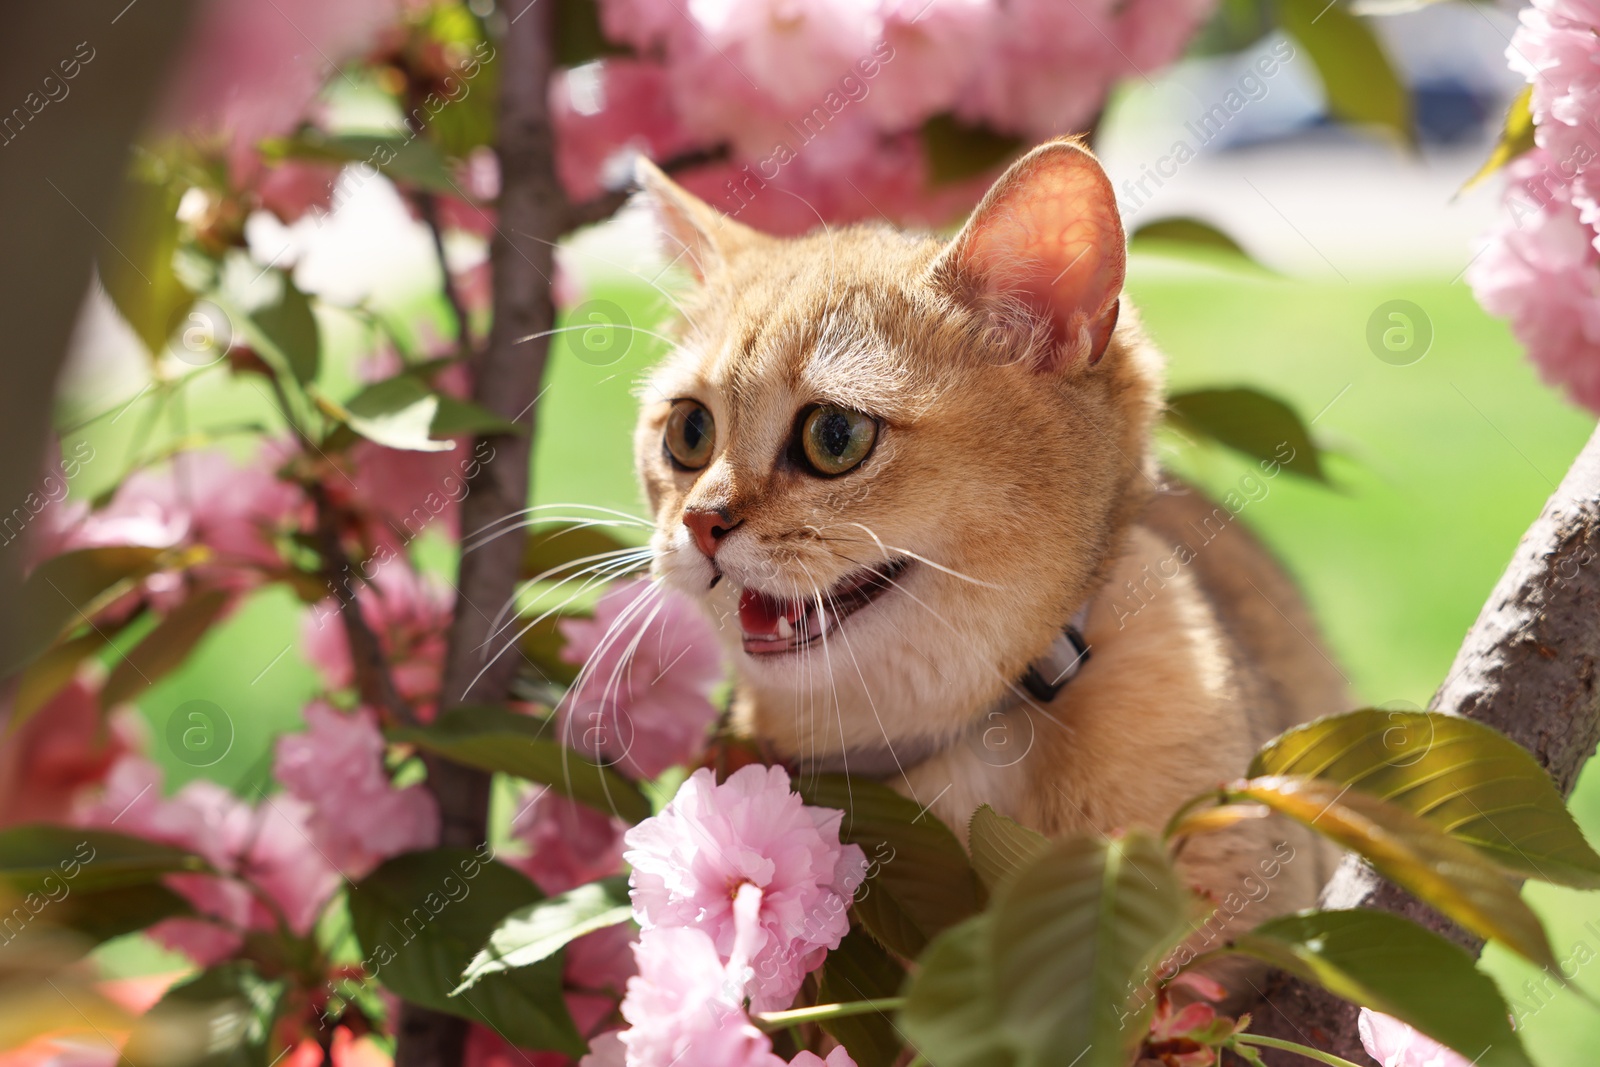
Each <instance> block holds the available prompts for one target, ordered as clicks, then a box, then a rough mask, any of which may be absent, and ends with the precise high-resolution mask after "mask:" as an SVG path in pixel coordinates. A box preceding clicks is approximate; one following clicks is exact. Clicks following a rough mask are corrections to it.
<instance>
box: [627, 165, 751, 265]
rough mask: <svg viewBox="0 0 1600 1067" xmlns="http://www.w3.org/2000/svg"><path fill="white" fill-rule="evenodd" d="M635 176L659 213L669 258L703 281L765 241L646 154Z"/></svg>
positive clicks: (658, 222) (663, 242) (657, 216)
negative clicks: (699, 195) (673, 176)
mask: <svg viewBox="0 0 1600 1067" xmlns="http://www.w3.org/2000/svg"><path fill="white" fill-rule="evenodd" d="M634 176H635V178H636V179H637V181H638V183H639V188H640V190H641V191H642V193H643V196H644V199H645V201H646V202H647V203H648V204H649V205H650V206H651V208H652V209H653V210H654V212H655V216H656V222H657V224H658V225H659V226H660V228H661V236H662V244H663V247H662V251H663V252H664V253H665V254H666V257H667V259H668V260H670V261H672V262H676V263H683V264H684V265H686V266H687V267H688V268H689V269H690V270H692V271H693V272H694V275H695V277H696V278H699V279H700V280H701V281H705V279H706V278H707V276H709V275H711V274H714V273H715V272H716V271H717V270H718V269H719V268H720V267H722V266H725V265H726V264H727V262H728V261H729V260H730V259H732V258H733V257H734V256H736V255H738V254H739V252H740V251H742V250H743V249H745V248H748V247H749V246H751V245H753V244H755V243H756V242H758V241H760V240H761V239H762V237H761V234H759V233H757V232H756V231H755V230H752V229H751V228H750V227H748V226H744V225H742V224H740V223H737V222H734V221H733V220H732V219H730V218H728V217H727V216H726V215H724V214H722V212H720V211H718V210H717V209H716V208H714V207H712V206H711V205H710V204H708V203H706V202H705V201H704V200H701V199H700V198H699V197H697V196H695V195H694V194H693V193H691V192H689V190H687V189H685V188H684V187H683V186H681V185H679V184H678V183H677V182H675V181H673V180H672V179H671V178H669V177H667V176H666V174H665V173H664V172H663V171H662V170H661V168H660V167H658V166H656V165H655V164H654V163H652V162H650V160H648V159H646V158H645V157H644V156H642V155H641V156H639V157H637V161H636V162H635V164H634Z"/></svg>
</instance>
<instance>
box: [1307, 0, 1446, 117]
mask: <svg viewBox="0 0 1600 1067" xmlns="http://www.w3.org/2000/svg"><path fill="white" fill-rule="evenodd" d="M1276 4H1277V12H1278V22H1279V24H1280V25H1282V27H1283V29H1284V31H1285V32H1286V33H1288V34H1289V36H1290V37H1292V38H1294V42H1295V44H1296V45H1297V46H1298V47H1300V48H1303V49H1305V51H1306V54H1307V55H1309V56H1310V57H1311V62H1312V63H1313V64H1314V65H1315V66H1316V68H1317V75H1318V76H1319V77H1320V78H1321V79H1322V87H1323V91H1324V93H1325V95H1326V97H1327V104H1328V113H1329V114H1330V115H1332V116H1333V117H1334V118H1336V119H1339V120H1340V121H1342V122H1349V123H1357V124H1363V125H1374V126H1382V127H1385V128H1387V129H1390V130H1392V131H1394V133H1395V134H1396V135H1398V136H1399V137H1400V139H1401V140H1402V141H1404V142H1405V143H1407V144H1410V143H1412V142H1413V140H1414V134H1413V131H1412V128H1411V96H1410V94H1409V93H1407V92H1406V87H1405V85H1404V84H1403V83H1402V82H1401V81H1400V77H1399V76H1398V75H1397V74H1396V73H1395V71H1394V67H1393V66H1392V65H1391V64H1390V62H1389V57H1388V55H1386V54H1385V53H1384V50H1383V46H1382V45H1381V44H1379V43H1378V38H1377V36H1376V35H1375V34H1374V33H1373V32H1372V29H1371V28H1370V27H1369V26H1368V25H1367V24H1366V23H1365V22H1364V21H1363V20H1362V19H1360V18H1359V17H1357V16H1356V15H1355V14H1353V13H1352V12H1351V11H1350V9H1349V8H1347V7H1345V6H1343V5H1341V4H1339V3H1327V2H1326V0H1276Z"/></svg>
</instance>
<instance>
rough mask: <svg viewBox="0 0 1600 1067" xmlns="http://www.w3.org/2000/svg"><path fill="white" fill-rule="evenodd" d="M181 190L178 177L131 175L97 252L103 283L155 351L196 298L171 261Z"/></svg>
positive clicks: (163, 346)
mask: <svg viewBox="0 0 1600 1067" xmlns="http://www.w3.org/2000/svg"><path fill="white" fill-rule="evenodd" d="M182 194H183V189H182V187H181V186H180V185H179V184H178V183H176V182H168V181H160V180H156V179H153V178H151V177H146V176H141V175H138V174H133V175H130V176H129V178H128V182H127V185H126V186H124V190H123V200H122V206H121V210H120V212H119V215H118V219H117V222H116V224H115V225H114V226H113V228H112V231H111V236H110V237H109V238H108V244H107V245H106V246H105V247H104V248H102V249H101V250H100V253H99V256H98V257H97V270H98V271H99V274H100V282H101V284H102V285H104V286H105V290H106V293H107V294H108V295H109V296H110V297H111V302H112V303H113V304H115V305H116V307H117V311H119V312H120V313H121V314H122V317H123V318H124V319H126V320H127V321H128V325H129V326H132V327H133V332H134V333H136V334H137V335H138V336H139V340H140V341H142V342H143V343H144V346H145V348H146V349H148V350H149V352H150V354H151V356H159V355H161V354H162V352H164V351H165V350H166V347H167V338H169V337H171V336H172V330H173V327H174V326H175V325H176V323H177V321H178V319H179V318H180V317H181V316H182V314H183V312H184V311H185V310H187V309H188V307H189V305H191V304H193V303H194V293H193V292H191V291H190V290H189V289H188V287H187V286H185V285H184V284H183V283H182V282H181V281H179V280H178V275H177V274H176V273H175V271H174V270H173V262H172V257H173V255H174V253H176V252H177V250H178V240H179V234H180V232H181V231H180V227H179V223H178V199H179V197H181V196H182Z"/></svg>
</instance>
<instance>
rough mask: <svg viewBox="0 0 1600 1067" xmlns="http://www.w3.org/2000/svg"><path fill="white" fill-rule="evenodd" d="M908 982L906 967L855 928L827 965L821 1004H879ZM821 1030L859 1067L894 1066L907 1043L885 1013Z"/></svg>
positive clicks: (837, 1021) (832, 1022) (830, 1022)
mask: <svg viewBox="0 0 1600 1067" xmlns="http://www.w3.org/2000/svg"><path fill="white" fill-rule="evenodd" d="M905 980H906V972H905V968H904V967H901V966H900V964H898V963H896V962H895V961H894V959H893V958H891V957H890V956H889V954H888V953H886V952H884V951H883V949H881V948H879V947H878V943H877V942H876V941H874V940H872V938H871V937H869V936H868V935H867V934H865V933H862V932H861V931H860V930H856V929H852V930H851V931H850V932H849V933H848V934H846V935H845V936H844V940H842V941H840V942H839V947H838V948H836V949H834V950H833V951H832V952H830V953H828V958H827V959H826V960H825V961H824V962H823V964H822V977H821V984H820V985H819V986H818V990H817V1002H818V1003H820V1004H847V1003H850V1002H852V1001H859V1000H880V999H883V998H885V997H892V996H894V995H895V994H896V993H898V992H900V988H901V986H903V985H905ZM822 1028H823V1029H824V1030H826V1031H828V1033H830V1034H832V1035H833V1037H834V1039H835V1040H836V1041H838V1042H839V1043H840V1044H842V1045H843V1046H844V1047H845V1048H846V1049H848V1050H849V1051H850V1058H851V1059H853V1060H855V1062H856V1067H892V1065H893V1064H894V1062H895V1060H896V1059H898V1058H899V1055H900V1049H901V1047H902V1046H903V1045H904V1043H905V1042H904V1040H903V1038H902V1037H901V1036H900V1032H899V1031H898V1030H896V1029H895V1025H894V1020H893V1019H891V1018H890V1017H889V1016H888V1015H886V1014H884V1013H882V1012H876V1013H870V1014H866V1015H847V1016H841V1017H839V1018H833V1019H826V1020H824V1021H823V1022H822Z"/></svg>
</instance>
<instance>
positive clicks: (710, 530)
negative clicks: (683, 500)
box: [683, 508, 743, 559]
mask: <svg viewBox="0 0 1600 1067" xmlns="http://www.w3.org/2000/svg"><path fill="white" fill-rule="evenodd" d="M742 521H743V520H735V519H734V518H733V516H731V515H730V514H728V512H727V510H726V509H723V508H712V509H705V508H688V509H686V510H685V511H684V513H683V524H684V525H685V526H687V527H688V528H689V532H690V533H691V534H693V535H694V543H695V544H697V545H699V546H700V551H702V552H704V553H705V554H706V558H707V559H710V558H711V557H712V556H715V555H716V554H717V545H718V544H719V543H721V541H722V539H723V538H724V537H727V536H728V535H729V534H731V533H732V532H733V530H734V527H736V526H738V525H739V523H740V522H742Z"/></svg>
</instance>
